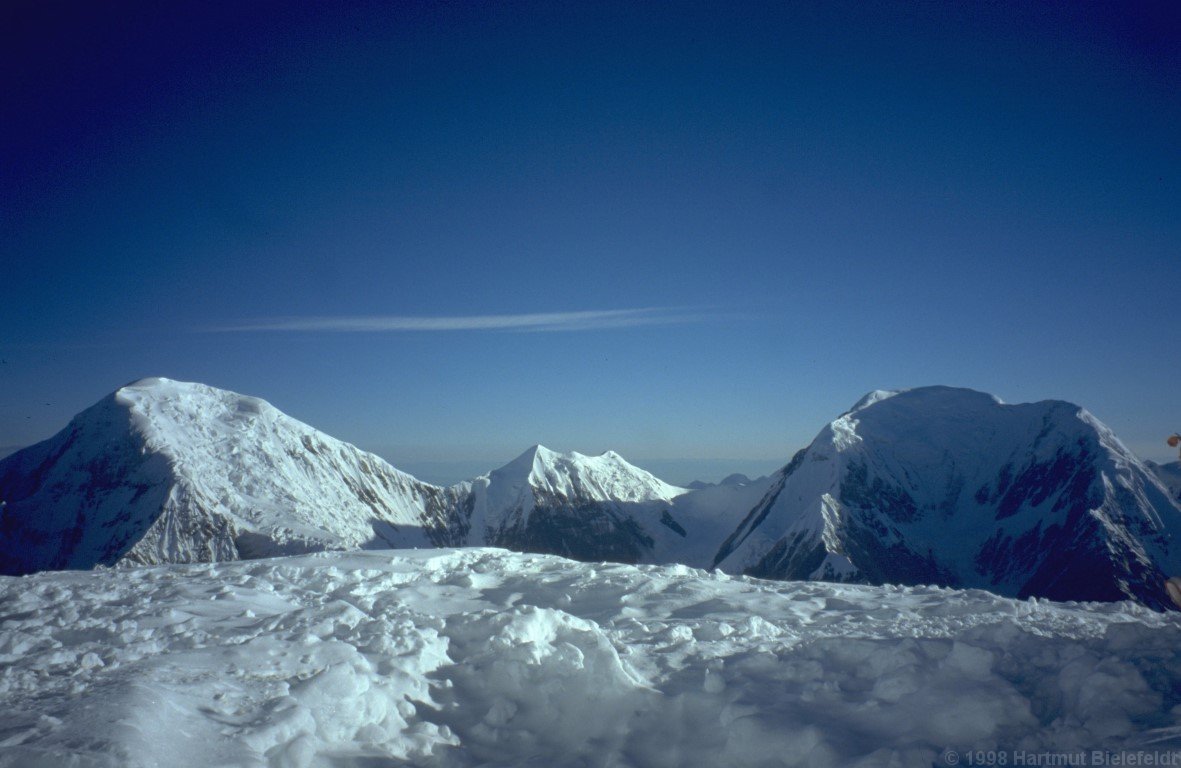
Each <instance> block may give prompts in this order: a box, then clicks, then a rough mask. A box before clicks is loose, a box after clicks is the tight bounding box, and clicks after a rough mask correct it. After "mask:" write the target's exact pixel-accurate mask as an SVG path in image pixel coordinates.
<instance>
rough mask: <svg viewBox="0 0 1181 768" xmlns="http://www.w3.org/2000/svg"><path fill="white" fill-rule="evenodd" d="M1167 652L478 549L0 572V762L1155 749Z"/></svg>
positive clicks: (355, 762)
mask: <svg viewBox="0 0 1181 768" xmlns="http://www.w3.org/2000/svg"><path fill="white" fill-rule="evenodd" d="M1179 640H1181V618H1178V617H1176V616H1172V615H1164V614H1158V613H1153V612H1151V611H1149V610H1147V609H1144V608H1141V607H1139V606H1135V605H1132V604H1130V603H1116V604H1085V605H1084V604H1056V603H1049V602H1045V601H1028V602H1022V601H1016V600H1011V599H1006V598H1000V597H995V596H993V595H991V594H988V593H985V592H979V591H956V590H948V589H939V588H925V587H918V588H900V587H862V586H849V585H837V584H826V583H819V582H809V583H799V582H794V583H793V582H785V583H777V582H764V581H758V580H751V579H745V578H732V577H728V576H725V575H724V574H714V573H707V572H704V571H699V570H695V569H691V568H687V567H684V566H668V567H660V566H640V567H632V566H626V565H616V564H586V563H576V562H572V561H567V560H563V559H560V558H556V557H547V556H540V555H527V554H516V553H509V552H505V551H502V550H494V549H475V550H430V551H397V552H363V553H320V554H316V555H306V556H298V557H290V558H278V559H273V560H257V561H246V562H234V563H221V564H213V565H189V566H160V567H150V568H135V569H118V570H101V571H96V572H91V573H79V572H69V573H42V574H37V575H34V576H28V577H23V578H19V579H17V578H3V579H0V712H3V713H4V717H2V718H0V766H14V767H15V766H21V767H22V768H23V767H24V766H50V765H52V766H71V765H72V766H154V765H168V766H205V765H219V766H312V765H331V766H378V765H381V766H388V765H415V766H443V767H450V766H474V765H505V766H508V765H525V766H553V765H578V766H623V765H628V766H632V765H634V766H688V765H750V766H764V765H765V766H772V765H775V766H779V765H801V766H804V765H806V766H892V765H898V766H915V765H917V766H923V765H931V764H937V762H938V760H939V755H940V754H941V752H942V751H943V750H944V749H948V748H954V749H958V750H961V751H962V750H967V749H976V748H980V749H989V748H992V749H996V748H1002V749H1025V750H1038V751H1043V750H1054V751H1065V750H1071V749H1086V750H1090V749H1122V748H1145V745H1152V746H1153V748H1167V746H1168V745H1174V746H1173V748H1176V746H1175V745H1176V744H1177V743H1178V742H1181V722H1178V718H1179V716H1181V709H1175V708H1176V706H1177V705H1178V704H1179V703H1181V701H1179V699H1181V684H1179V681H1181V643H1179V642H1178V641H1179ZM1160 745H1165V746H1164V747H1161V746H1160Z"/></svg>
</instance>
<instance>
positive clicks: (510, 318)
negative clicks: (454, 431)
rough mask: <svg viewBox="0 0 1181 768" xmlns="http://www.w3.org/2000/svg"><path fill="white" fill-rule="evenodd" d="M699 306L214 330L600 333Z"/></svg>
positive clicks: (672, 317)
mask: <svg viewBox="0 0 1181 768" xmlns="http://www.w3.org/2000/svg"><path fill="white" fill-rule="evenodd" d="M708 316H709V315H708V313H706V312H705V311H703V310H700V309H685V308H679V309H676V308H669V307H643V308H638V309H605V310H588V311H583V312H539V313H531V314H520V315H458V316H452V317H411V316H404V315H367V316H353V317H279V318H267V319H261V320H257V321H252V322H245V323H241V324H238V325H231V326H223V327H218V328H209V329H206V330H210V331H221V332H245V331H334V332H346V333H382V332H413V331H535V332H550V333H556V332H562V331H595V330H602V329H609V328H632V327H636V326H644V325H674V324H680V323H696V322H702V321H704V320H706V319H707V317H708Z"/></svg>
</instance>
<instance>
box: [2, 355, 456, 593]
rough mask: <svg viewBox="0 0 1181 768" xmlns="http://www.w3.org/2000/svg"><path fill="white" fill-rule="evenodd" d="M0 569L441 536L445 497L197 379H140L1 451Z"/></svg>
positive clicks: (411, 541)
mask: <svg viewBox="0 0 1181 768" xmlns="http://www.w3.org/2000/svg"><path fill="white" fill-rule="evenodd" d="M0 499H2V500H3V501H4V506H3V509H2V512H0V571H2V572H5V573H24V572H29V571H33V570H39V569H45V568H88V567H92V566H94V565H96V564H104V565H111V564H115V563H124V562H130V563H159V562H199V561H211V560H229V559H235V558H238V557H262V556H268V555H275V554H281V553H295V552H302V551H311V550H319V549H326V548H327V549H345V548H357V547H363V546H367V545H380V546H407V547H408V546H420V545H431V544H434V543H440V544H443V543H452V542H451V540H450V539H449V538H448V536H449V533H448V531H449V526H448V520H447V510H448V509H449V508H453V507H454V506H455V502H454V498H453V497H452V495H451V494H449V492H447V491H444V490H443V489H441V488H437V487H434V486H430V485H427V484H425V483H422V482H419V481H418V480H416V479H414V478H413V477H410V476H409V475H406V474H404V473H402V472H399V471H398V470H396V469H394V468H393V467H391V466H389V465H388V464H386V463H385V462H384V461H382V460H381V459H379V458H378V457H376V456H373V455H372V454H368V453H365V452H363V451H360V450H358V449H357V448H355V447H353V446H351V445H348V444H347V443H343V442H341V441H339V440H335V439H333V438H331V437H329V436H327V435H325V434H323V433H321V432H318V431H317V430H315V429H312V428H311V427H309V426H307V425H306V424H302V423H301V422H299V421H296V420H295V419H292V418H290V417H288V416H286V415H284V414H283V413H281V412H280V411H278V410H277V409H276V408H274V407H273V406H271V405H270V404H268V403H266V402H264V401H262V400H259V399H258V398H254V397H246V396H243V395H238V394H235V393H233V392H226V391H223V390H219V389H214V388H213V387H207V386H204V385H201V384H190V383H183V382H177V381H170V380H168V379H158V378H157V379H144V380H142V381H138V382H136V383H134V384H132V385H130V386H127V387H124V388H122V389H120V390H119V391H117V392H115V393H114V394H113V395H111V396H108V397H106V398H104V399H103V400H102V401H100V402H99V403H98V404H96V405H95V406H93V407H91V408H89V409H87V410H86V411H84V412H82V413H81V414H79V415H78V416H77V417H75V418H74V420H73V421H71V422H70V424H69V426H67V427H66V429H64V430H63V431H62V432H60V433H58V434H57V435H55V436H54V437H52V438H50V439H49V440H48V441H46V442H44V443H41V444H39V445H36V446H33V447H31V448H29V449H26V450H25V451H21V452H19V453H17V454H14V455H13V456H10V457H9V458H7V459H5V460H4V461H3V462H0Z"/></svg>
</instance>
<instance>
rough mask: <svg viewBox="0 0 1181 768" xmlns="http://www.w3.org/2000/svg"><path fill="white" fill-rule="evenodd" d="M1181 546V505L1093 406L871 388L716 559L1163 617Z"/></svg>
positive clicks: (765, 569) (779, 478)
mask: <svg viewBox="0 0 1181 768" xmlns="http://www.w3.org/2000/svg"><path fill="white" fill-rule="evenodd" d="M1179 536H1181V508H1179V507H1178V505H1177V504H1176V503H1175V502H1174V501H1173V500H1172V499H1170V497H1169V494H1168V492H1167V491H1166V489H1165V488H1164V486H1163V485H1162V484H1161V483H1160V480H1159V479H1158V478H1157V477H1156V476H1155V475H1154V474H1153V473H1152V472H1150V471H1149V470H1148V468H1147V467H1146V466H1145V465H1144V464H1143V463H1142V462H1141V461H1140V460H1139V459H1137V458H1136V457H1135V456H1133V455H1132V454H1131V453H1130V452H1129V451H1128V450H1127V449H1126V448H1124V446H1123V445H1122V444H1121V443H1120V441H1119V440H1118V439H1116V437H1115V436H1114V435H1113V434H1112V433H1111V431H1110V430H1109V429H1108V428H1107V427H1105V426H1104V425H1103V424H1101V423H1100V422H1099V421H1098V420H1096V419H1095V418H1094V417H1093V416H1091V414H1089V413H1087V412H1086V411H1085V410H1083V409H1081V408H1079V407H1078V406H1075V405H1071V404H1070V403H1065V402H1060V401H1046V402H1041V403H1028V404H1022V405H1005V404H1002V403H1001V402H1000V401H998V400H997V399H996V398H993V397H991V396H990V395H986V394H982V393H980V392H974V391H971V390H966V389H954V388H950V387H925V388H921V389H913V390H908V391H904V392H874V393H871V394H870V395H867V396H866V397H865V398H864V399H863V400H862V401H861V402H859V403H858V404H857V405H856V406H854V407H853V409H852V410H850V411H849V412H848V413H846V414H844V415H843V416H841V417H840V418H838V419H837V420H836V421H833V422H832V423H831V424H829V425H828V426H827V427H825V428H824V429H823V430H822V431H821V433H820V434H819V436H817V438H816V439H815V440H814V441H813V442H812V444H811V445H810V446H809V447H808V448H807V449H805V450H803V451H800V452H799V453H798V454H797V455H796V456H795V457H794V458H793V459H792V461H791V463H790V464H788V465H787V466H786V467H785V468H784V469H783V470H781V471H780V472H779V473H778V474H777V475H776V479H775V481H774V483H773V485H772V486H771V489H770V490H769V491H768V493H767V495H766V496H765V497H764V498H763V499H762V501H760V502H759V504H758V505H756V506H755V507H754V508H753V509H752V510H751V511H750V512H749V514H748V515H747V516H746V519H745V520H744V521H743V522H742V524H741V525H740V526H738V528H737V529H736V530H735V531H734V532H733V533H732V534H731V535H730V536H729V537H728V538H727V539H726V540H725V542H724V543H723V544H722V546H721V548H720V550H719V551H718V552H717V554H716V557H715V564H716V565H718V566H720V567H721V568H723V569H725V570H727V571H731V572H742V573H749V574H752V575H757V576H763V577H769V578H786V579H803V578H823V579H835V580H849V581H867V582H870V583H897V584H923V583H929V584H943V585H949V586H963V587H980V588H985V589H989V590H991V591H995V592H998V593H1000V594H1004V595H1013V596H1028V595H1039V596H1044V597H1051V598H1055V599H1060V600H1119V599H1123V598H1125V597H1134V598H1135V599H1138V600H1141V601H1143V602H1144V603H1146V604H1148V605H1154V606H1162V604H1163V602H1167V601H1166V600H1165V595H1164V592H1163V590H1162V589H1161V583H1162V582H1163V580H1164V578H1165V577H1166V576H1168V575H1173V574H1178V573H1181V538H1179Z"/></svg>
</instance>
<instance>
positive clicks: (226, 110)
mask: <svg viewBox="0 0 1181 768" xmlns="http://www.w3.org/2000/svg"><path fill="white" fill-rule="evenodd" d="M346 5H347V7H345V6H346ZM1100 5H1102V4H1087V5H1081V6H1080V5H1078V4H1070V3H1039V4H1035V5H1033V6H1030V5H1029V4H1023V3H1015V2H1014V3H1007V2H1000V3H989V4H980V5H979V6H968V5H960V4H950V3H947V4H945V3H929V4H928V3H897V4H892V5H890V6H888V7H879V8H864V7H861V6H860V5H856V4H852V3H843V2H837V3H816V4H811V5H808V4H792V7H787V8H784V7H777V6H774V5H770V4H724V3H716V4H710V3H685V4H662V3H645V4H642V5H641V4H633V3H612V2H607V3H595V4H561V5H557V4H549V3H532V2H525V3H515V4H487V5H483V6H479V7H473V6H471V5H469V4H430V3H398V4H393V5H390V4H384V3H376V2H359V3H348V4H344V5H338V4H333V5H332V7H323V8H318V9H310V8H292V7H288V6H286V5H283V4H279V3H260V4H250V5H249V6H248V7H244V8H209V7H205V6H203V5H200V4H192V3H176V4H165V5H164V6H160V5H158V4H150V3H126V4H119V7H118V8H114V9H112V8H98V7H93V6H92V5H87V4H80V3H32V2H17V3H10V4H6V5H5V7H4V9H3V10H2V11H0V13H2V14H3V16H2V23H0V30H3V31H0V35H3V46H0V48H2V50H0V59H2V61H3V65H4V71H5V72H6V73H9V76H8V77H7V78H6V84H5V98H4V99H0V125H3V126H4V127H3V130H2V134H0V135H3V163H2V164H0V296H2V300H0V328H2V329H3V331H2V332H0V361H2V362H0V453H5V452H7V449H8V448H10V447H17V446H23V445H28V444H31V443H33V442H37V441H39V440H42V439H44V438H46V437H48V436H49V435H51V434H53V433H54V432H56V431H58V430H59V429H61V428H62V427H64V426H65V424H66V423H67V422H68V420H69V419H70V418H71V417H72V416H73V415H74V414H75V413H77V412H78V411H81V410H82V409H84V408H86V407H87V406H89V405H91V404H92V403H94V402H95V401H97V400H98V399H99V398H101V397H103V396H104V395H106V394H107V393H109V392H111V391H112V390H114V389H116V388H118V387H119V386H121V385H123V384H125V383H127V382H129V381H132V380H135V379H138V378H140V377H143V376H166V377H170V378H175V379H180V380H187V381H200V382H204V383H207V384H210V385H213V386H217V387H222V388H226V389H231V390H234V391H237V392H241V393H244V394H250V395H255V396H258V397H262V398H264V399H266V400H268V401H270V402H271V403H273V404H274V405H276V406H277V407H279V408H280V409H282V410H283V411H285V412H287V413H289V414H290V415H292V416H294V417H295V418H298V419H300V420H302V421H304V422H307V423H308V424H311V425H312V426H314V427H316V428H317V429H320V430H322V431H324V432H327V433H328V434H331V435H333V436H335V437H338V438H340V439H342V440H346V441H349V442H352V443H354V444H357V445H359V446H360V447H362V448H366V449H368V450H373V451H375V452H377V453H379V454H381V455H382V456H383V457H385V458H387V459H388V460H390V461H391V463H393V464H394V465H395V466H398V467H400V468H402V469H405V470H407V471H410V472H415V471H416V468H417V469H418V471H419V472H423V468H428V467H429V466H434V467H435V469H437V470H438V471H439V472H454V473H459V474H461V475H464V476H467V475H468V474H469V472H468V470H467V469H463V470H461V469H460V467H470V468H471V469H472V470H476V471H478V472H485V471H488V470H489V469H492V468H495V467H497V466H500V465H501V464H503V463H505V462H507V461H509V460H510V459H511V458H512V457H514V456H516V455H518V454H519V453H520V452H521V451H522V450H524V449H525V448H526V447H527V446H529V445H532V444H535V443H542V444H545V445H547V446H549V447H551V448H553V449H555V450H561V451H570V450H576V451H579V452H581V453H586V454H597V453H600V452H602V451H604V450H607V449H614V450H617V451H619V452H620V453H621V454H622V455H623V456H625V457H626V458H627V459H628V460H630V461H633V462H634V463H636V464H638V465H640V466H644V467H645V468H648V469H651V470H652V471H654V472H656V473H657V474H658V475H661V476H662V477H664V478H665V479H667V480H669V481H671V482H687V481H688V480H690V479H695V478H699V479H705V480H717V479H720V477H721V476H722V475H724V474H728V473H729V472H733V471H742V472H746V473H747V474H750V475H752V476H753V475H755V474H761V473H763V472H766V471H769V469H772V468H774V467H776V466H781V465H782V464H783V463H785V462H786V460H787V459H788V458H789V457H790V456H791V454H792V453H793V452H794V451H795V450H797V449H799V448H800V447H803V446H804V445H806V444H807V443H808V442H809V441H810V440H811V439H812V437H813V436H814V435H815V434H816V432H817V431H818V430H819V429H820V428H821V427H822V426H823V424H824V423H826V422H827V421H829V420H831V419H833V418H834V417H836V416H837V415H838V414H840V413H841V412H843V411H844V410H846V409H848V408H849V407H850V406H851V405H852V404H853V403H854V402H856V401H857V400H858V399H859V398H860V397H861V396H862V395H863V394H865V393H866V392H868V391H870V390H873V389H879V388H882V389H897V388H909V387H916V386H923V385H928V384H948V385H953V386H964V387H970V388H973V389H977V390H981V391H985V392H989V393H992V394H995V395H997V396H999V397H1001V398H1002V399H1003V400H1005V401H1006V402H1025V401H1034V400H1042V399H1063V400H1069V401H1071V402H1075V403H1078V404H1079V405H1082V406H1083V407H1085V408H1087V409H1088V410H1090V411H1091V412H1093V413H1094V414H1095V415H1096V416H1097V417H1098V418H1099V419H1101V420H1102V421H1104V422H1105V423H1106V424H1108V425H1109V426H1111V427H1112V428H1113V429H1114V430H1115V432H1116V434H1117V435H1119V436H1120V438H1121V439H1122V440H1124V441H1125V443H1127V445H1128V446H1129V447H1130V448H1131V449H1132V450H1133V451H1135V452H1136V453H1138V454H1139V455H1141V456H1143V457H1144V458H1148V459H1153V460H1156V461H1169V460H1173V459H1175V458H1176V454H1175V453H1174V452H1173V451H1172V450H1171V449H1169V448H1168V447H1167V446H1166V445H1165V444H1164V439H1165V437H1166V436H1167V435H1168V434H1169V433H1171V432H1174V431H1178V430H1181V411H1179V408H1178V401H1177V391H1178V382H1181V354H1178V349H1181V302H1179V300H1178V286H1181V246H1179V245H1178V244H1179V243H1181V217H1178V215H1177V212H1178V211H1179V210H1181V148H1179V146H1181V145H1179V144H1178V142H1177V136H1176V127H1177V126H1178V125H1181V20H1179V19H1181V14H1177V12H1176V11H1175V9H1173V8H1172V7H1171V6H1170V4H1168V3H1127V4H1121V5H1120V6H1119V7H1118V8H1105V7H1099V6H1100ZM661 460H664V461H670V462H672V463H671V464H667V465H663V466H662V465H660V461H661ZM719 460H724V461H719ZM677 461H679V462H680V464H679V465H678V464H677V463H676V462H677ZM695 462H696V463H695ZM678 467H679V468H678ZM706 467H709V468H711V469H706ZM446 468H450V469H446ZM697 469H700V470H701V472H697V471H696V470H697ZM431 471H433V470H429V469H428V471H426V472H423V479H432V477H431ZM471 474H474V472H472V473H471ZM441 478H442V475H441V474H440V475H435V479H441Z"/></svg>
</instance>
